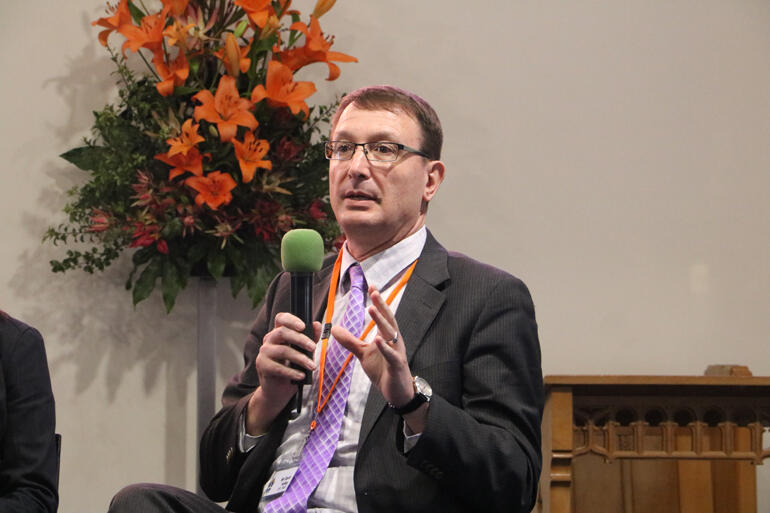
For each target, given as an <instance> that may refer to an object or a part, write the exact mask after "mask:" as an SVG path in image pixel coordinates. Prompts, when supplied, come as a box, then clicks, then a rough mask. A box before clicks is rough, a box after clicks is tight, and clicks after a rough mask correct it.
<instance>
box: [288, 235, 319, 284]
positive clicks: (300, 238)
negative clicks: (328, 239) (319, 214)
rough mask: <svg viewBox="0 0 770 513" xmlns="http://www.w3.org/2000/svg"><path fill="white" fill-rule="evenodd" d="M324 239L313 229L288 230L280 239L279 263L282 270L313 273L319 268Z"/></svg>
mask: <svg viewBox="0 0 770 513" xmlns="http://www.w3.org/2000/svg"><path fill="white" fill-rule="evenodd" d="M323 260H324V241H323V239H321V234H319V233H318V232H317V231H315V230H309V229H306V228H298V229H296V230H289V231H288V232H286V234H285V235H284V236H283V239H282V240H281V264H282V265H283V269H284V271H288V272H294V273H303V272H308V273H313V272H317V271H320V270H321V264H322V263H323Z"/></svg>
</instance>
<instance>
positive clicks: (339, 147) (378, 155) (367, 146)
mask: <svg viewBox="0 0 770 513" xmlns="http://www.w3.org/2000/svg"><path fill="white" fill-rule="evenodd" d="M359 146H361V148H363V150H364V156H365V157H366V160H368V161H369V162H393V161H395V160H396V159H398V152H399V151H408V152H409V153H414V154H416V155H419V156H421V157H425V158H426V159H428V160H430V157H429V156H428V155H427V154H425V153H423V152H421V151H420V150H416V149H414V148H410V147H409V146H407V145H405V144H401V143H394V142H371V143H354V142H349V141H328V142H327V143H325V144H324V149H325V152H326V158H327V159H329V160H350V159H352V158H353V155H354V154H355V152H356V148H357V147H359Z"/></svg>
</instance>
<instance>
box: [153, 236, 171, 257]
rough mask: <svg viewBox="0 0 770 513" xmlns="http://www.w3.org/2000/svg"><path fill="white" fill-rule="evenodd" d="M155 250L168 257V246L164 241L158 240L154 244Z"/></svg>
mask: <svg viewBox="0 0 770 513" xmlns="http://www.w3.org/2000/svg"><path fill="white" fill-rule="evenodd" d="M155 248H156V249H157V250H158V253H163V254H164V255H168V244H167V243H166V241H165V240H163V239H158V242H156V243H155Z"/></svg>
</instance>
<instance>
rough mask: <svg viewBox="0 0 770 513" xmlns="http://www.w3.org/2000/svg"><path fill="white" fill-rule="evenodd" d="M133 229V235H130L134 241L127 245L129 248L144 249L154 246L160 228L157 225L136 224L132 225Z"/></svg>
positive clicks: (158, 236)
mask: <svg viewBox="0 0 770 513" xmlns="http://www.w3.org/2000/svg"><path fill="white" fill-rule="evenodd" d="M134 227H135V229H134V233H133V234H132V235H131V238H132V239H134V240H133V241H131V244H129V245H128V247H129V248H137V247H142V248H146V247H147V246H152V245H153V244H155V241H157V240H158V239H159V238H160V226H158V225H157V224H144V223H138V222H137V223H134Z"/></svg>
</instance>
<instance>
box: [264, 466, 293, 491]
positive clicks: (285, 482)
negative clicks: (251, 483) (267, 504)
mask: <svg viewBox="0 0 770 513" xmlns="http://www.w3.org/2000/svg"><path fill="white" fill-rule="evenodd" d="M298 468H299V466H297V467H291V468H286V469H283V470H278V471H276V472H275V473H274V474H273V476H272V477H271V478H270V481H268V482H267V484H266V485H265V489H264V491H263V492H262V497H264V498H267V497H272V496H274V495H282V494H283V492H285V491H286V489H287V488H288V487H289V484H290V483H291V480H292V478H293V477H294V474H296V473H297V469H298Z"/></svg>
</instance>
